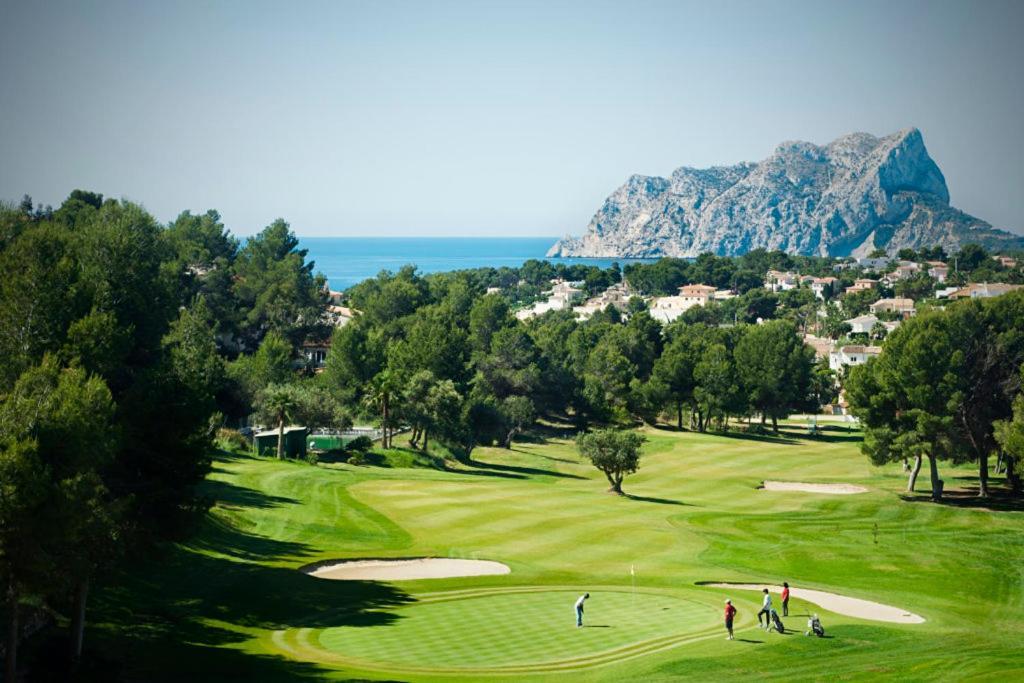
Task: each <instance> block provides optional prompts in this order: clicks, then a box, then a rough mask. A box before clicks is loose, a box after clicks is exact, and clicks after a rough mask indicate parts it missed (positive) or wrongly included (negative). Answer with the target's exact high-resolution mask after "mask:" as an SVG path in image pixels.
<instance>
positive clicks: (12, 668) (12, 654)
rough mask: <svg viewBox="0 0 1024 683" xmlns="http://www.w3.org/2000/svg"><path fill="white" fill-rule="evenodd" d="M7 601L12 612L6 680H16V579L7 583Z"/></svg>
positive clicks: (10, 615)
mask: <svg viewBox="0 0 1024 683" xmlns="http://www.w3.org/2000/svg"><path fill="white" fill-rule="evenodd" d="M7 603H8V604H9V605H10V610H11V613H10V614H9V615H8V618H7V656H6V658H5V659H6V665H7V666H6V669H5V671H6V674H5V675H4V680H5V681H12V682H13V681H16V680H17V676H18V636H19V635H20V634H19V633H18V629H19V626H18V589H17V588H15V587H14V580H13V579H11V581H10V583H9V584H8V585H7Z"/></svg>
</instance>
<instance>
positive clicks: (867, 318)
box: [843, 314, 900, 334]
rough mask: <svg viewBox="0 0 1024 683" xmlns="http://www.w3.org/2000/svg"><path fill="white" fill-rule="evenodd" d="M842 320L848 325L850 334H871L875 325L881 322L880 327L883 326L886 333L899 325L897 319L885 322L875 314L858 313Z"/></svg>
mask: <svg viewBox="0 0 1024 683" xmlns="http://www.w3.org/2000/svg"><path fill="white" fill-rule="evenodd" d="M843 322H845V323H846V324H847V325H849V326H850V332H851V334H871V331H872V330H874V329H875V325H879V324H881V325H882V327H884V328H885V331H886V333H889V332H892V331H893V330H895V329H896V328H897V327H899V326H900V323H899V321H898V320H894V321H892V322H885V321H883V320H879V319H878V317H877V316H874V315H871V314H867V315H858V316H857V317H856V318H850V319H849V320H844V321H843Z"/></svg>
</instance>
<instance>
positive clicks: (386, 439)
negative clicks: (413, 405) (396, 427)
mask: <svg viewBox="0 0 1024 683" xmlns="http://www.w3.org/2000/svg"><path fill="white" fill-rule="evenodd" d="M390 407H391V406H389V405H388V397H387V395H385V396H384V400H383V401H381V417H382V418H383V420H382V421H383V423H384V424H382V425H381V427H382V428H383V429H382V430H381V431H382V432H383V435H382V436H381V445H382V446H383V447H384V448H391V435H390V434H388V431H389V428H388V417H389V415H388V413H389V412H390V411H389V408H390Z"/></svg>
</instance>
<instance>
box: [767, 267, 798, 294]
mask: <svg viewBox="0 0 1024 683" xmlns="http://www.w3.org/2000/svg"><path fill="white" fill-rule="evenodd" d="M799 285H800V276H799V275H797V274H796V273H791V272H789V271H786V272H782V271H781V270H769V271H768V272H767V273H766V274H765V276H764V288H765V289H767V290H769V291H772V292H783V291H786V290H788V289H796V288H797V287H798V286H799Z"/></svg>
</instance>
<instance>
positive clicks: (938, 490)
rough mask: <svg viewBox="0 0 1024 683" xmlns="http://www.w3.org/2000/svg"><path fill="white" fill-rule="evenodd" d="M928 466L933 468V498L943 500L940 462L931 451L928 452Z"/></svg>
mask: <svg viewBox="0 0 1024 683" xmlns="http://www.w3.org/2000/svg"><path fill="white" fill-rule="evenodd" d="M928 467H929V469H930V470H931V476H932V500H936V501H937V500H942V480H941V479H939V463H938V462H936V460H935V456H934V455H932V454H931V453H929V454H928Z"/></svg>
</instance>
